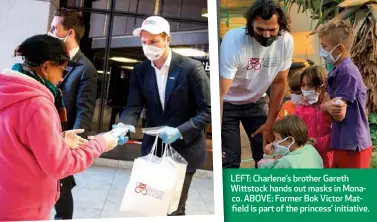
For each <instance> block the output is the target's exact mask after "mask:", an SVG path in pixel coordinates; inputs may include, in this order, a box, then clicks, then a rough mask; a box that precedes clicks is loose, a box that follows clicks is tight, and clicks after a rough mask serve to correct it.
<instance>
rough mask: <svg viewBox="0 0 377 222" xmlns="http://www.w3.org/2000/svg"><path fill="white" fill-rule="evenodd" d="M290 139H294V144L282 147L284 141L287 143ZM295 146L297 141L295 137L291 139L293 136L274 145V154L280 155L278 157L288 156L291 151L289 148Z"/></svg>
mask: <svg viewBox="0 0 377 222" xmlns="http://www.w3.org/2000/svg"><path fill="white" fill-rule="evenodd" d="M288 139H292V143H291V144H290V145H288V146H282V145H280V144H281V143H282V142H284V141H286V140H288ZM293 144H295V139H294V138H293V137H291V136H289V137H286V138H285V139H282V140H280V141H277V142H274V143H272V147H273V149H274V154H278V155H285V154H287V153H288V152H289V151H290V150H289V148H290V147H291V146H292V145H293Z"/></svg>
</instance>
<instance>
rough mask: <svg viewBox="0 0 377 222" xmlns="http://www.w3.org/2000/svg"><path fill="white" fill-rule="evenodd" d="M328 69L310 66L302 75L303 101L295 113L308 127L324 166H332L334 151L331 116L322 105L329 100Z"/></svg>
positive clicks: (309, 134) (297, 106)
mask: <svg viewBox="0 0 377 222" xmlns="http://www.w3.org/2000/svg"><path fill="white" fill-rule="evenodd" d="M326 75H327V71H326V69H325V68H323V67H321V66H310V67H309V68H307V69H305V70H304V71H303V72H302V73H301V75H300V83H301V91H302V97H303V99H302V101H301V102H300V103H299V104H297V105H296V107H295V115H297V116H298V117H300V118H301V119H302V120H303V121H304V122H305V124H306V126H307V127H308V136H309V138H310V140H311V141H312V142H313V144H314V146H315V148H316V149H317V151H318V152H319V154H320V155H321V157H322V160H323V167H324V168H331V166H332V162H333V155H334V153H333V151H332V150H331V149H330V137H331V121H332V119H331V116H330V115H329V114H328V113H326V112H323V111H322V110H321V108H320V105H321V104H323V103H325V102H327V101H329V98H328V96H327V93H326Z"/></svg>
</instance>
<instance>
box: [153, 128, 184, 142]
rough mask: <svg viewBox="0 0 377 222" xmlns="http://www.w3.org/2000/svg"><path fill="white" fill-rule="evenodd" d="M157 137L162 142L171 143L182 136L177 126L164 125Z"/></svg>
mask: <svg viewBox="0 0 377 222" xmlns="http://www.w3.org/2000/svg"><path fill="white" fill-rule="evenodd" d="M159 137H160V138H161V139H162V142H164V143H166V144H171V143H174V142H175V141H177V140H178V139H180V138H182V135H181V133H180V132H179V130H178V129H177V128H173V127H164V128H163V129H161V132H160V135H159Z"/></svg>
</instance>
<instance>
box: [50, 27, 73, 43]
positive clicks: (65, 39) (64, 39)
mask: <svg viewBox="0 0 377 222" xmlns="http://www.w3.org/2000/svg"><path fill="white" fill-rule="evenodd" d="M69 34H71V29H70V30H69V31H68V33H67V35H66V36H65V37H64V38H60V37H57V36H56V35H54V34H52V33H51V32H48V33H47V35H49V36H51V37H54V38H57V39H59V40H61V41H62V42H64V43H65V42H66V41H67V38H68V36H69Z"/></svg>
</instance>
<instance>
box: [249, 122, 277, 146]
mask: <svg viewBox="0 0 377 222" xmlns="http://www.w3.org/2000/svg"><path fill="white" fill-rule="evenodd" d="M259 134H262V137H263V147H265V146H266V145H267V144H269V143H272V142H273V141H274V140H275V137H274V134H273V133H272V125H271V124H267V123H265V124H263V125H262V126H260V127H259V129H257V131H255V132H254V133H253V134H252V135H251V137H255V136H257V135H259Z"/></svg>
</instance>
